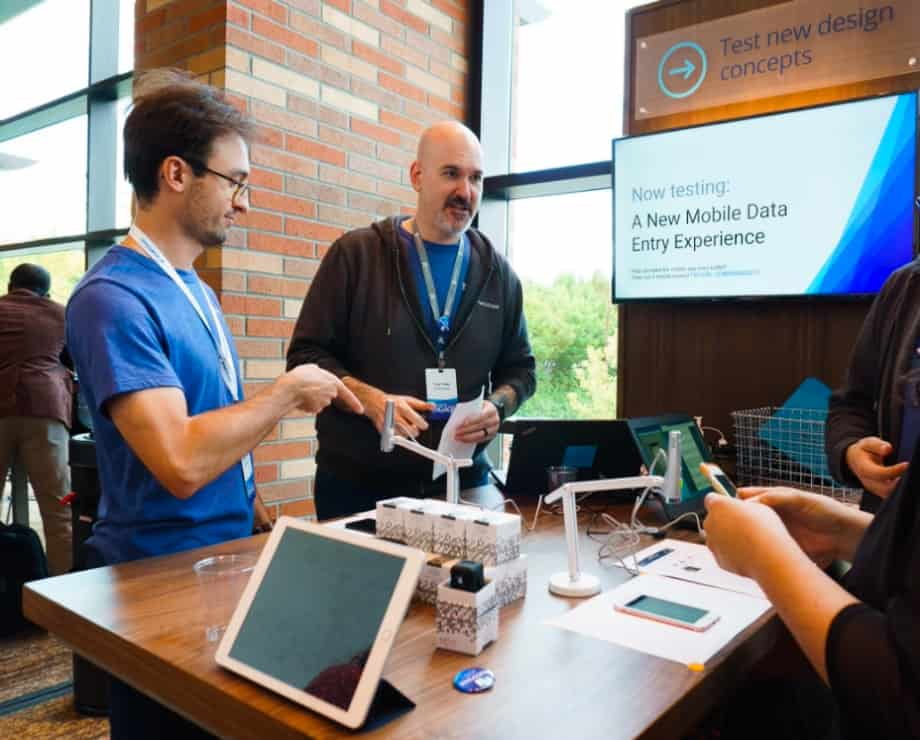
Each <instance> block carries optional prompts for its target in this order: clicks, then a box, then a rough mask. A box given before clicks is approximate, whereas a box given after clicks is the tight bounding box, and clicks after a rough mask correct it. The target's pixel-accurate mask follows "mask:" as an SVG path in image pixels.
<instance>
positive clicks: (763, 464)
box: [732, 406, 862, 503]
mask: <svg viewBox="0 0 920 740" xmlns="http://www.w3.org/2000/svg"><path fill="white" fill-rule="evenodd" d="M732 418H733V419H734V423H735V442H736V447H737V450H738V462H737V476H738V483H739V484H740V485H743V486H792V487H793V488H801V489H804V490H806V491H812V492H814V493H822V494H824V495H827V496H833V497H834V498H836V499H840V500H842V501H846V502H847V503H854V502H858V501H859V498H860V496H861V495H862V491H861V490H860V489H857V488H847V487H845V486H842V485H840V484H839V483H837V482H836V481H835V480H834V479H833V478H832V477H831V473H830V470H829V469H828V466H827V455H826V453H825V452H824V425H825V421H826V420H827V411H826V410H825V411H822V410H819V409H790V408H781V407H777V406H764V407H762V408H757V409H748V410H746V411H733V412H732Z"/></svg>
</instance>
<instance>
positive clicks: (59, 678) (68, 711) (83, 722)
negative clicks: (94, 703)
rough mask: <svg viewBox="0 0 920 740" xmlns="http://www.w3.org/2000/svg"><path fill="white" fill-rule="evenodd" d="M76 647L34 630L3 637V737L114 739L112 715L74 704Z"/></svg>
mask: <svg viewBox="0 0 920 740" xmlns="http://www.w3.org/2000/svg"><path fill="white" fill-rule="evenodd" d="M72 679H73V673H72V663H71V652H70V650H69V649H68V648H67V647H66V646H65V645H64V644H63V643H62V642H60V641H59V640H58V639H57V638H55V637H54V636H52V635H49V634H46V633H44V632H39V631H34V632H28V633H25V634H22V635H19V636H17V637H15V638H6V639H2V640H0V738H12V737H15V738H17V739H18V740H31V739H32V738H75V740H83V739H84V738H93V739H95V738H108V736H109V723H108V720H107V719H106V718H104V717H103V718H93V717H84V716H83V715H81V714H78V713H77V712H76V710H75V709H74V708H73V692H72Z"/></svg>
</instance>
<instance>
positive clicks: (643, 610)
mask: <svg viewBox="0 0 920 740" xmlns="http://www.w3.org/2000/svg"><path fill="white" fill-rule="evenodd" d="M613 608H614V609H615V610H616V611H618V612H623V613H624V614H630V615H632V616H634V617H644V618H645V619H651V620H654V621H656V622H663V623H664V624H670V625H672V626H674V627H683V628H684V629H689V630H693V631H694V632H705V631H706V630H708V629H709V628H710V627H712V625H714V624H715V623H716V622H718V621H719V617H718V615H716V614H713V613H712V612H710V611H707V610H706V609H700V608H699V607H697V606H690V605H689V604H678V603H677V602H676V601H668V600H667V599H659V598H658V597H657V596H648V595H647V594H640V595H639V596H634V597H633V598H631V599H629V601H625V602H623V603H618V604H614V605H613Z"/></svg>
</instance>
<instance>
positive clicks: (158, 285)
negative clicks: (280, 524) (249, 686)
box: [67, 73, 363, 738]
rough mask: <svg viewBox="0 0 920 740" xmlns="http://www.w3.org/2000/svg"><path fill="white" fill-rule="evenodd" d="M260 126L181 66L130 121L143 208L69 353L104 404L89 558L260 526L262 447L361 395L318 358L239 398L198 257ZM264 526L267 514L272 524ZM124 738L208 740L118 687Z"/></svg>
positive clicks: (97, 283) (74, 320)
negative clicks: (256, 467)
mask: <svg viewBox="0 0 920 740" xmlns="http://www.w3.org/2000/svg"><path fill="white" fill-rule="evenodd" d="M249 131H250V124H249V122H248V121H247V120H246V119H245V118H244V117H243V115H242V114H241V113H240V112H239V111H238V110H237V109H236V108H235V107H234V106H232V105H231V104H229V103H227V102H226V101H224V100H223V99H222V98H221V97H220V94H219V93H218V92H217V91H216V90H214V89H213V88H210V87H208V86H206V85H201V84H198V83H196V82H193V81H191V80H190V79H188V78H187V77H184V76H181V75H179V74H177V73H170V74H166V75H165V77H164V74H163V73H157V74H154V75H152V76H150V77H146V78H144V79H142V80H141V81H139V84H138V85H137V86H136V88H135V102H134V107H133V109H132V111H131V113H130V114H129V116H128V118H127V121H126V123H125V128H124V138H125V174H126V175H127V177H128V179H129V180H130V182H131V185H132V187H133V188H134V194H135V197H136V201H137V213H136V216H135V220H134V224H133V226H132V227H131V231H130V233H129V235H128V237H127V238H126V239H125V240H124V242H123V243H122V244H119V245H116V246H114V247H112V249H111V250H109V252H108V253H107V254H106V255H105V257H103V258H102V259H101V260H100V261H99V262H98V263H97V264H96V265H95V266H93V268H92V269H90V270H89V272H87V274H86V276H85V277H84V278H83V280H82V281H81V282H80V284H79V285H78V286H77V289H76V290H75V291H74V293H73V296H72V297H71V299H70V302H69V304H68V306H67V344H68V347H69V349H70V353H71V355H72V357H73V359H74V362H75V365H76V368H77V372H78V374H79V377H80V385H81V389H82V390H83V392H84V393H85V394H86V400H87V402H88V404H89V406H90V408H91V411H92V415H93V422H94V432H95V435H96V443H97V444H96V451H97V459H98V466H99V477H100V482H101V487H102V497H101V501H100V505H99V521H98V522H97V523H96V525H95V527H94V529H93V535H92V537H91V538H90V539H89V540H88V543H87V544H88V546H89V547H88V549H89V560H90V563H91V564H103V563H105V564H113V563H120V562H124V561H127V560H134V559H137V558H143V557H148V556H151V555H161V554H164V553H172V552H177V551H179V550H185V549H189V548H193V547H199V546H202V545H210V544H214V543H218V542H223V541H225V540H229V539H233V538H238V537H245V536H247V535H249V534H251V533H252V531H253V506H254V503H255V501H256V491H255V482H254V476H253V466H252V458H251V455H250V451H251V450H252V448H253V447H255V446H256V445H257V444H258V443H259V442H260V441H261V440H262V439H263V437H265V435H266V434H268V433H269V431H271V429H272V428H273V427H274V426H275V425H276V424H277V423H278V421H279V420H280V419H281V418H282V417H283V416H284V415H285V414H287V413H289V412H291V411H294V410H295V409H301V410H303V411H305V412H307V413H315V414H318V413H320V412H321V411H322V410H323V409H324V408H326V406H328V405H329V404H330V403H335V404H336V405H337V406H338V407H339V408H340V409H341V410H343V411H347V412H356V413H362V411H363V408H362V406H361V404H360V402H359V401H358V400H357V399H356V398H355V397H354V395H352V393H351V392H350V391H349V390H348V389H347V388H346V387H345V386H344V385H343V384H342V382H341V381H340V380H339V379H338V378H336V377H335V376H334V375H332V374H331V373H328V372H326V371H324V370H321V369H320V368H318V367H317V366H316V365H312V366H304V367H299V368H296V369H295V370H293V371H291V372H288V373H286V374H285V375H283V376H281V377H280V378H279V379H278V380H277V381H275V382H274V383H272V384H271V385H269V386H268V387H267V388H265V389H264V390H262V391H260V392H259V393H258V394H256V395H254V396H253V397H252V398H249V399H247V400H245V401H244V400H242V396H243V390H242V383H241V382H240V374H239V369H238V368H239V362H238V358H237V355H236V352H235V349H234V345H233V338H232V336H231V334H230V330H229V328H228V326H227V324H226V322H225V321H224V318H223V315H222V313H221V311H220V308H219V304H218V302H217V299H216V297H215V295H214V293H213V292H212V291H211V289H210V288H209V287H207V286H206V285H204V284H203V283H202V282H201V280H199V278H198V276H197V274H196V273H195V270H194V266H193V263H194V261H195V259H196V258H197V257H198V256H200V255H201V254H202V253H203V252H204V250H205V249H206V248H209V247H211V248H216V247H220V246H221V245H222V244H223V243H224V241H225V240H226V238H227V232H228V229H229V228H230V227H231V226H232V224H233V222H234V220H235V218H236V217H237V216H239V215H240V214H243V213H245V212H246V211H247V209H248V194H247V190H248V182H247V177H248V174H249V150H248V144H247V137H248V135H249ZM260 518H261V519H262V520H263V521H267V520H266V518H265V512H264V507H262V514H261V517H260ZM111 697H112V698H111V729H112V737H113V738H118V737H130V738H140V737H145V736H146V735H145V733H152V734H151V736H159V737H168V736H170V735H173V736H175V737H189V736H195V735H198V734H199V733H198V731H197V729H196V728H193V727H191V726H188V725H187V723H185V721H184V720H182V719H181V718H179V717H178V716H177V715H172V714H171V713H169V712H168V711H167V710H165V709H164V708H162V707H159V706H158V705H156V704H155V703H154V702H152V701H150V700H149V699H147V698H146V697H143V696H141V695H139V694H137V693H136V692H134V691H133V690H132V689H130V687H127V686H126V685H125V684H122V683H121V682H119V681H114V680H113V682H112V692H111Z"/></svg>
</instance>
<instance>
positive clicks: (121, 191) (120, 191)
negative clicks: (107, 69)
mask: <svg viewBox="0 0 920 740" xmlns="http://www.w3.org/2000/svg"><path fill="white" fill-rule="evenodd" d="M130 107H131V98H120V99H119V101H118V106H117V111H118V113H117V115H118V140H117V141H116V142H115V144H116V149H115V153H116V154H115V227H116V228H119V229H121V228H124V229H127V228H128V227H129V226H130V225H131V195H132V192H133V191H132V190H131V183H129V182H128V181H127V180H126V179H125V170H124V161H125V139H124V136H122V132H123V131H124V130H125V119H126V118H127V117H128V111H129V110H130Z"/></svg>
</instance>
